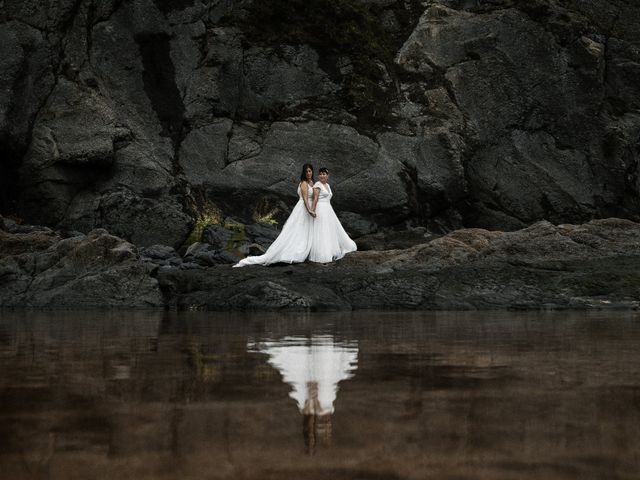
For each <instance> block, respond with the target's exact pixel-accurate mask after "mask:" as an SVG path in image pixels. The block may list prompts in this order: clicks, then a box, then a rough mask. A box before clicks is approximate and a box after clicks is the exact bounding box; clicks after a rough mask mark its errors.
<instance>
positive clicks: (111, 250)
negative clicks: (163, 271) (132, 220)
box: [0, 229, 163, 308]
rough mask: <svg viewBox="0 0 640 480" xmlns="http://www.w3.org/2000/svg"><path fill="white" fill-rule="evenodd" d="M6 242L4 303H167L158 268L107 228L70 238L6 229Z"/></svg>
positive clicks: (1, 275) (0, 288) (1, 279)
mask: <svg viewBox="0 0 640 480" xmlns="http://www.w3.org/2000/svg"><path fill="white" fill-rule="evenodd" d="M0 245H1V248H0V307H54V308H83V307H91V308H98V307H126V308H137V307H147V308H148V307H160V306H162V302H163V300H162V295H161V293H160V289H159V288H158V282H157V280H156V279H155V278H153V277H152V276H151V275H150V274H151V273H152V271H153V270H152V268H151V267H150V266H149V265H147V264H145V263H144V262H143V261H142V260H141V259H140V258H139V256H138V254H137V253H136V249H135V246H134V245H132V244H130V243H128V242H125V241H124V240H122V239H120V238H118V237H114V236H112V235H109V234H108V233H107V232H106V231H105V230H100V229H99V230H94V231H92V232H91V233H89V235H87V236H76V237H70V238H66V239H63V238H61V237H60V236H59V235H58V234H56V233H54V232H51V231H49V232H42V231H40V232H38V231H36V232H32V233H14V234H12V233H8V232H4V231H0Z"/></svg>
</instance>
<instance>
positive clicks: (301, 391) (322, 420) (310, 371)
mask: <svg viewBox="0 0 640 480" xmlns="http://www.w3.org/2000/svg"><path fill="white" fill-rule="evenodd" d="M249 349H251V350H257V351H259V352H262V353H266V354H268V355H269V364H271V365H272V366H273V367H275V368H276V369H278V371H279V372H280V374H281V375H282V380H283V381H284V382H286V383H288V384H289V385H290V386H291V393H290V394H289V396H290V397H291V398H293V399H294V400H295V401H296V403H297V404H298V410H299V411H300V413H302V415H303V422H302V430H303V435H304V440H305V445H306V447H307V449H308V451H309V452H310V453H312V452H313V450H314V447H315V445H316V440H317V437H318V434H319V436H320V439H321V440H322V441H323V442H324V443H327V444H328V443H329V440H330V438H331V415H332V414H333V411H334V406H333V402H334V401H335V399H336V394H337V391H338V382H340V381H342V380H347V379H349V378H351V377H353V372H354V371H355V369H356V368H357V363H358V345H357V343H356V342H353V341H351V342H335V341H334V339H333V337H331V336H330V335H313V336H311V337H310V338H307V337H285V338H284V339H282V340H281V341H264V342H258V343H255V344H250V345H249Z"/></svg>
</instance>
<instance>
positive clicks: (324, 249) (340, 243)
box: [309, 167, 358, 263]
mask: <svg viewBox="0 0 640 480" xmlns="http://www.w3.org/2000/svg"><path fill="white" fill-rule="evenodd" d="M318 177H319V178H320V181H319V182H316V183H315V184H314V185H313V207H312V208H311V210H312V211H313V212H315V213H316V219H315V221H314V222H313V232H312V234H311V249H310V251H309V260H311V261H312V262H318V263H328V262H333V261H334V260H339V259H341V258H342V257H344V256H345V255H346V254H347V253H350V252H355V251H356V250H357V249H358V247H357V246H356V242H354V241H353V240H351V238H349V235H347V232H345V231H344V228H343V227H342V224H341V223H340V220H338V217H337V215H336V212H334V211H333V207H332V206H331V197H332V196H333V192H332V191H331V186H330V185H329V183H328V180H329V170H328V169H327V168H324V167H322V168H321V169H320V170H318Z"/></svg>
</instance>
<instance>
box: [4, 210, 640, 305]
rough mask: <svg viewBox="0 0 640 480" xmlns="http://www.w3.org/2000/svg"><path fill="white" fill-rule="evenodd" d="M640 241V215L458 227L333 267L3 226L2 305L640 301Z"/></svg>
mask: <svg viewBox="0 0 640 480" xmlns="http://www.w3.org/2000/svg"><path fill="white" fill-rule="evenodd" d="M639 239H640V224H637V223H633V222H631V221H628V220H621V219H607V220H594V221H592V222H589V223H586V224H584V225H558V226H556V225H553V224H551V223H549V222H539V223H536V224H534V225H532V226H530V227H528V228H525V229H522V230H518V231H514V232H500V231H488V230H483V229H463V230H457V231H455V232H453V233H450V234H448V235H444V236H442V237H439V238H435V239H432V240H431V241H425V242H423V243H418V244H414V245H413V246H410V247H407V248H403V249H396V250H384V251H380V250H370V251H359V252H355V253H353V254H349V255H347V257H345V258H344V259H342V260H340V261H338V262H334V263H331V264H326V265H321V264H314V263H303V264H294V265H274V266H270V267H260V266H252V267H244V268H231V266H230V265H229V264H230V263H235V261H237V257H235V256H234V255H233V254H232V253H230V252H228V251H224V250H216V249H213V247H212V246H211V245H208V244H204V243H196V244H194V245H192V246H191V247H190V249H189V250H188V251H187V253H186V255H185V258H184V260H182V259H179V258H178V257H176V256H175V251H173V250H172V249H170V248H163V247H161V246H157V245H156V246H153V247H148V248H145V249H143V250H142V252H141V254H140V255H139V254H138V253H137V251H136V249H135V247H134V246H133V245H132V244H130V243H128V242H125V241H123V240H122V239H120V238H118V237H114V236H112V235H109V234H108V233H107V232H106V231H104V230H94V231H93V232H91V233H90V234H89V235H88V236H84V235H80V236H74V237H69V238H62V237H61V236H60V235H59V234H57V233H55V232H53V231H51V230H41V231H32V232H29V233H9V232H6V231H0V247H1V248H0V252H1V253H0V306H1V307H65V308H81V307H101V306H106V307H144V306H146V307H150V306H153V307H162V306H165V307H169V308H179V309H194V308H197V309H212V310H247V309H251V310H279V309H302V310H307V309H310V310H344V309H366V308H375V309H384V308H399V309H491V308H528V309H536V308H609V307H625V308H638V307H640V274H639V273H638V272H640V241H639ZM415 240H416V238H414V239H413V241H415ZM407 241H408V240H407Z"/></svg>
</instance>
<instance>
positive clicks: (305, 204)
mask: <svg viewBox="0 0 640 480" xmlns="http://www.w3.org/2000/svg"><path fill="white" fill-rule="evenodd" d="M312 185H313V167H312V166H311V165H310V164H308V163H305V164H304V166H303V167H302V174H301V176H300V183H299V184H298V198H299V200H298V203H296V206H295V207H293V210H292V211H291V215H289V218H287V221H286V222H285V224H284V226H283V227H282V231H281V232H280V235H278V238H276V239H275V241H274V242H273V243H272V244H271V246H270V247H269V248H268V249H267V251H266V252H265V253H264V254H263V255H258V256H253V257H247V258H245V259H244V260H240V261H239V262H238V263H236V264H235V265H234V267H244V266H245V265H269V264H272V263H280V262H283V263H296V262H304V261H305V260H306V259H307V257H308V256H309V252H310V250H311V237H312V232H313V222H314V219H313V218H314V217H315V216H316V214H315V211H314V210H313V209H312V208H311V202H312V199H313V188H312V187H311V186H312Z"/></svg>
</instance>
